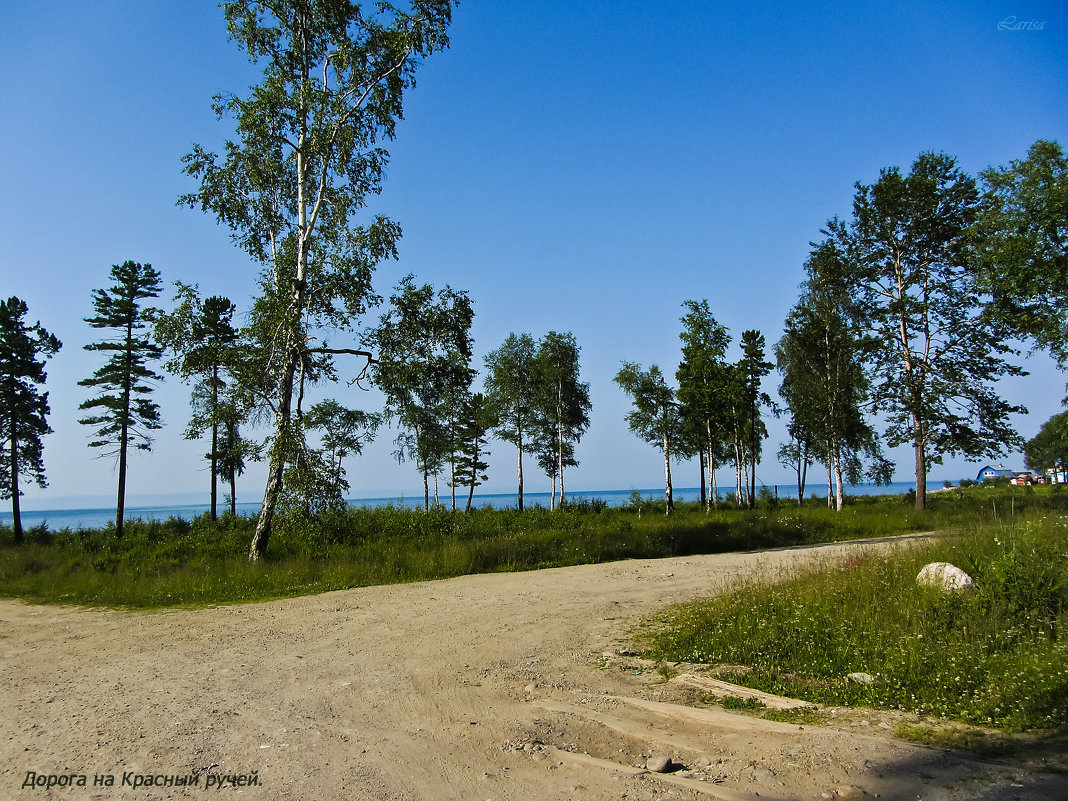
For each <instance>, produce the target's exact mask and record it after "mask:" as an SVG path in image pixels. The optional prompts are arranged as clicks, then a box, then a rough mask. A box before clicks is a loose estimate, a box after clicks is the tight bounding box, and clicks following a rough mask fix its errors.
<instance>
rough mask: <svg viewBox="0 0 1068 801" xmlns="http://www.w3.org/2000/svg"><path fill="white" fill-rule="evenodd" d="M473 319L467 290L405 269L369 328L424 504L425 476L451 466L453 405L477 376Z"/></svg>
mask: <svg viewBox="0 0 1068 801" xmlns="http://www.w3.org/2000/svg"><path fill="white" fill-rule="evenodd" d="M473 320H474V310H473V309H472V306H471V298H470V297H469V296H468V294H467V293H466V292H460V291H456V290H453V289H452V288H451V287H449V286H446V287H445V288H444V289H441V290H440V291H438V292H436V293H435V291H434V287H432V286H430V285H429V284H424V285H423V286H416V284H415V280H414V278H413V277H412V276H410V275H409V276H407V277H405V278H404V279H403V280H402V281H401V282H400V284H398V286H397V289H396V292H395V293H394V294H393V296H392V297H391V298H390V308H389V310H388V311H387V312H386V313H385V314H383V315H382V317H381V321H380V323H379V325H378V326H377V327H376V328H375V329H374V330H373V331H371V332H369V333H368V335H367V341H368V343H369V344H371V345H372V347H374V348H375V349H376V350H377V351H378V360H377V363H376V364H374V365H373V372H372V377H373V380H374V382H375V384H376V385H377V386H378V387H379V389H381V390H382V392H383V394H384V395H385V396H386V415H387V416H388V417H389V418H391V419H395V420H396V421H397V422H398V423H399V424H400V425H401V427H402V429H403V431H402V432H401V435H400V437H399V438H398V440H397V446H398V450H397V456H398V459H400V460H402V461H403V460H405V459H410V460H412V461H413V462H415V465H416V467H417V468H418V469H419V471H420V473H422V476H423V491H424V496H423V497H424V502H425V503H424V506H425V508H426V509H427V510H429V509H430V476H432V475H433V476H435V477H436V476H437V474H438V473H439V472H440V471H441V470H442V469H443V468H444V466H445V464H446V462H449V463H450V464H452V465H453V466H455V455H454V454H455V450H456V448H455V444H456V441H457V438H456V435H455V432H456V428H457V427H458V410H459V408H460V407H461V406H462V403H463V398H464V397H465V395H466V393H467V391H468V387H469V386H470V384H471V380H472V378H473V377H474V371H473V370H472V368H471V355H472V354H471V349H472V340H471V323H472V321H473ZM453 472H454V473H455V468H454V469H453ZM451 478H452V479H453V481H455V476H452V477H451Z"/></svg>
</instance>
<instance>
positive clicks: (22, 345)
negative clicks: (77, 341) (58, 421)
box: [0, 297, 62, 545]
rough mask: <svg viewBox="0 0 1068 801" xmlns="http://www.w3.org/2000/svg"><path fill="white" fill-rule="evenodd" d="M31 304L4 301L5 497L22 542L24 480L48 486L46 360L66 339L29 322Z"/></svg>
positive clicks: (0, 336)
mask: <svg viewBox="0 0 1068 801" xmlns="http://www.w3.org/2000/svg"><path fill="white" fill-rule="evenodd" d="M28 311H29V307H28V306H27V305H26V303H25V302H24V301H22V300H20V299H19V298H16V297H10V298H8V299H7V300H5V301H3V302H0V460H2V463H3V468H0V498H3V499H8V498H10V499H11V525H12V528H13V530H14V533H15V544H16V545H21V544H22V542H23V531H22V513H21V510H20V508H19V496H20V495H22V490H21V489H19V481H20V480H21V479H22V478H23V477H26V478H29V479H31V480H33V481H34V482H35V483H36V484H37V486H38V487H41V488H42V489H44V488H45V487H46V486H48V482H47V480H46V479H45V469H44V446H43V445H42V443H41V437H43V436H44V435H45V434H51V433H52V429H51V428H50V427H49V425H48V412H49V409H48V393H47V392H42V391H41V390H40V387H42V386H44V383H45V380H46V378H47V374H46V373H45V369H44V367H45V361H46V360H47V359H49V358H51V357H52V356H54V355H55V354H56V353H57V352H58V351H59V349H60V347H62V343H61V342H60V341H59V340H58V339H56V337H54V336H53V335H52V334H50V333H48V332H47V331H46V330H45V329H44V327H43V326H42V325H41V323H40V321H38V322H36V323H34V324H33V325H27V324H26V322H25V317H26V313H27V312H28Z"/></svg>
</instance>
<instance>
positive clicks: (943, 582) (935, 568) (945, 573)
mask: <svg viewBox="0 0 1068 801" xmlns="http://www.w3.org/2000/svg"><path fill="white" fill-rule="evenodd" d="M916 582H917V583H918V584H925V585H927V586H929V587H938V588H940V589H943V590H946V591H947V592H950V591H954V590H971V589H975V583H974V582H973V581H972V577H971V576H969V575H968V574H967V573H965V572H964V571H963V570H961V569H960V568H959V567H956V566H954V565H951V564H950V563H949V562H931V564H929V565H924V566H923V570H921V571H920V574H919V575H918V576H916Z"/></svg>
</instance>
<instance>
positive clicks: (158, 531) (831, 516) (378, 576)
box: [0, 487, 1068, 608]
mask: <svg viewBox="0 0 1068 801" xmlns="http://www.w3.org/2000/svg"><path fill="white" fill-rule="evenodd" d="M1055 489H1057V488H1041V489H1040V490H1039V491H1037V492H1025V491H1024V490H1023V488H1010V487H1000V488H978V487H977V488H969V489H968V490H967V491H965V492H961V491H956V490H955V491H952V492H948V493H938V494H936V495H933V496H932V498H931V503H930V509H929V510H928V511H927V512H925V513H917V512H915V511H914V510H913V509H912V508H911V506H910V501H909V499H908V498H902V497H900V496H896V497H895V496H889V497H884V498H868V497H858V498H855V499H853V501H852V502H851V503H850V505H849V506H848V507H847V508H846V509H845V510H843V511H842V512H841V513H836V512H833V511H830V510H828V509H827V508H826V507H825V506H823V505H822V504H820V503H819V502H818V501H817V502H810V503H807V504H806V505H805V506H804V507H802V508H800V509H799V508H798V507H797V505H796V503H790V502H789V501H785V500H783V501H781V502H778V501H776V500H775V499H774V498H770V497H765V498H764V499H763V500H762V502H761V507H760V508H758V509H756V510H741V509H738V508H732V507H726V508H722V509H720V510H718V511H715V512H712V513H711V514H706V513H705V512H704V511H703V510H701V509H700V508H698V506H697V505H696V504H688V505H680V507H679V508H678V511H677V512H676V513H675V514H673V515H671V516H670V517H668V516H665V515H664V514H663V501H656V500H651V499H635V500H634V502H633V503H632V504H629V505H627V506H625V507H620V508H606V507H604V506H603V505H601V504H596V503H588V502H587V503H579V504H575V505H571V506H568V507H566V508H564V509H557V510H555V511H549V510H546V509H540V508H534V509H528V510H526V511H525V512H523V513H522V514H520V513H518V512H516V511H515V510H513V509H478V510H475V511H473V512H471V513H470V514H464V513H453V512H449V511H447V510H444V509H438V510H433V511H431V512H430V513H425V512H422V511H419V510H413V509H406V508H393V507H385V508H366V507H355V508H349V509H344V510H336V511H329V512H325V513H323V514H320V515H317V516H314V517H311V518H305V517H302V516H300V515H288V516H285V515H283V516H282V517H280V518H279V519H278V521H277V524H276V531H275V534H274V535H273V537H272V540H271V545H270V550H269V555H268V557H267V558H266V559H265V560H263V561H262V562H261V563H260V564H259V565H256V566H250V565H249V564H248V561H247V550H248V543H249V541H250V540H251V538H252V530H253V526H254V522H255V521H254V520H251V519H249V518H243V517H236V518H234V517H225V518H221V519H220V520H219V521H218V522H215V523H213V522H212V521H210V520H209V519H207V517H201V518H197V519H196V520H193V521H184V520H179V519H171V520H168V521H163V522H155V521H130V522H128V523H127V525H126V533H125V536H124V537H123V539H122V540H121V541H120V540H116V539H115V535H114V530H113V529H112V528H107V529H99V530H74V531H72V530H69V529H65V530H61V531H56V532H51V531H47V530H45V529H35V530H32V531H30V532H28V535H27V542H26V544H24V545H23V546H15V545H14V544H13V537H12V533H11V531H10V529H7V530H5V529H2V528H0V594H2V595H5V596H8V597H20V598H24V599H26V600H29V601H34V602H43V603H73V604H98V605H110V606H126V607H134V608H146V607H162V606H176V605H190V604H197V605H203V604H209V603H231V602H241V601H253V600H262V599H268V598H278V597H287V596H294V595H303V594H308V593H315V592H323V591H327V590H333V589H343V588H347V587H354V586H363V585H370V584H384V583H397V582H407V581H420V580H425V579H436V578H447V577H451V576H458V575H465V574H470V573H485V572H497V571H518V570H532V569H537V568H544V567H562V566H567V565H576V564H586V563H595V562H605V561H611V560H617V559H626V558H655V557H663V556H676V555H687V554H697V553H721V552H726V551H737V550H753V549H758V548H770V547H780V546H790V545H804V544H812V543H817V542H827V541H834V540H849V539H856V538H861V537H878V536H892V535H895V534H900V533H904V532H910V531H919V530H925V529H931V528H947V527H958V526H961V525H964V524H970V523H971V522H975V521H991V520H994V519H996V518H1005V517H1007V516H1014V515H1018V514H1021V513H1024V512H1027V511H1032V512H1033V511H1052V510H1061V509H1064V510H1065V511H1068V492H1064V493H1060V492H1055V491H1054V490H1055ZM639 509H640V510H641V512H640V514H639Z"/></svg>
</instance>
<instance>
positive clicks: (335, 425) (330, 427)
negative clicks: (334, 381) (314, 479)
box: [304, 400, 381, 505]
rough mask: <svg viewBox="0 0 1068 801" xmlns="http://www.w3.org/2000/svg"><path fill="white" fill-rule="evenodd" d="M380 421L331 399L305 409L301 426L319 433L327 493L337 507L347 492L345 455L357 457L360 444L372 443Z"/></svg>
mask: <svg viewBox="0 0 1068 801" xmlns="http://www.w3.org/2000/svg"><path fill="white" fill-rule="evenodd" d="M380 422H381V420H380V418H379V416H378V415H376V414H369V413H367V412H364V411H360V410H359V409H347V408H345V407H344V406H342V405H341V404H340V403H338V402H337V401H335V400H325V401H320V402H319V403H316V404H315V405H314V406H312V407H311V409H309V410H308V414H307V415H306V416H305V418H304V424H305V425H306V426H307V427H308V428H314V429H319V430H321V431H322V432H323V434H322V444H323V450H324V451H325V454H324V455H325V456H326V461H327V464H328V465H329V468H330V477H331V478H330V482H329V494H330V496H331V497H332V498H333V500H334V501H335V502H336V503H337V504H338V505H344V503H345V495H346V493H347V492H348V490H349V483H348V481H346V480H345V470H344V468H343V467H342V462H343V461H344V459H345V457H346V456H350V455H356V456H358V455H359V454H360V453H362V452H363V447H364V445H367V444H370V443H371V442H372V441H374V437H375V432H376V431H377V429H378V426H379V424H380Z"/></svg>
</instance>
